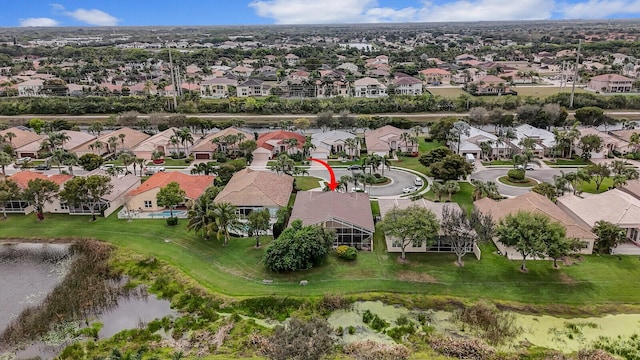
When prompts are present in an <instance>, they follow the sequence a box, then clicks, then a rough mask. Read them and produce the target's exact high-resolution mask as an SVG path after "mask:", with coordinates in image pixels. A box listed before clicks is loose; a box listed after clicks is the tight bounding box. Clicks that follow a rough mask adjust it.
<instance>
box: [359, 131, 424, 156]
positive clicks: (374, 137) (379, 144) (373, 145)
mask: <svg viewBox="0 0 640 360" xmlns="http://www.w3.org/2000/svg"><path fill="white" fill-rule="evenodd" d="M404 132H405V131H404V130H401V129H398V128H397V127H395V126H391V125H386V126H383V127H381V128H378V129H375V130H370V131H367V132H366V133H365V135H364V141H365V144H366V145H367V152H368V153H374V154H376V155H379V156H384V155H390V154H392V153H393V152H394V151H402V152H416V151H418V144H411V143H407V142H405V141H404V140H402V139H401V135H402V134H403V133H404Z"/></svg>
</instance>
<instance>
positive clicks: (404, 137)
mask: <svg viewBox="0 0 640 360" xmlns="http://www.w3.org/2000/svg"><path fill="white" fill-rule="evenodd" d="M400 141H402V142H403V143H404V149H405V150H406V151H407V152H409V143H410V142H411V134H410V133H408V132H406V131H405V132H403V133H402V134H400ZM412 150H413V147H412Z"/></svg>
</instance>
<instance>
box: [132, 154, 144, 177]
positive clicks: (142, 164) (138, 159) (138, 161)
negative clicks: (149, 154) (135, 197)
mask: <svg viewBox="0 0 640 360" xmlns="http://www.w3.org/2000/svg"><path fill="white" fill-rule="evenodd" d="M135 161H136V163H138V166H139V167H140V176H142V168H143V166H144V163H145V162H146V160H145V159H141V158H136V159H135ZM133 175H135V171H134V174H133Z"/></svg>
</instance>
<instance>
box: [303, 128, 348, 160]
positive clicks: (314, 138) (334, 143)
mask: <svg viewBox="0 0 640 360" xmlns="http://www.w3.org/2000/svg"><path fill="white" fill-rule="evenodd" d="M347 139H354V140H355V144H356V146H355V148H351V147H347V146H346V143H345V141H346V140H347ZM311 143H312V144H313V145H314V146H315V149H311V157H312V158H316V159H328V158H329V156H330V155H336V154H339V153H341V152H343V151H344V152H345V153H346V154H347V155H348V156H358V155H360V138H358V137H357V136H356V135H354V134H352V133H350V132H346V131H342V130H331V131H325V132H318V133H314V134H313V135H311Z"/></svg>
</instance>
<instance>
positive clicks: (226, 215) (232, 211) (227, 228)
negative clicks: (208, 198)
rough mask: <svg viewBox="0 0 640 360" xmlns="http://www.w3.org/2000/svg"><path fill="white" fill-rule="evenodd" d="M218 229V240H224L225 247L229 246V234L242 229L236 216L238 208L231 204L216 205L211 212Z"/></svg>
mask: <svg viewBox="0 0 640 360" xmlns="http://www.w3.org/2000/svg"><path fill="white" fill-rule="evenodd" d="M211 212H212V216H213V219H214V223H215V225H216V228H217V229H218V232H217V236H218V239H220V238H223V239H224V244H223V245H224V246H227V244H229V232H231V231H238V230H240V229H241V225H242V224H241V223H240V221H239V220H238V214H236V207H235V206H233V205H231V204H229V203H224V202H223V203H215V204H213V208H212V210H211Z"/></svg>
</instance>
